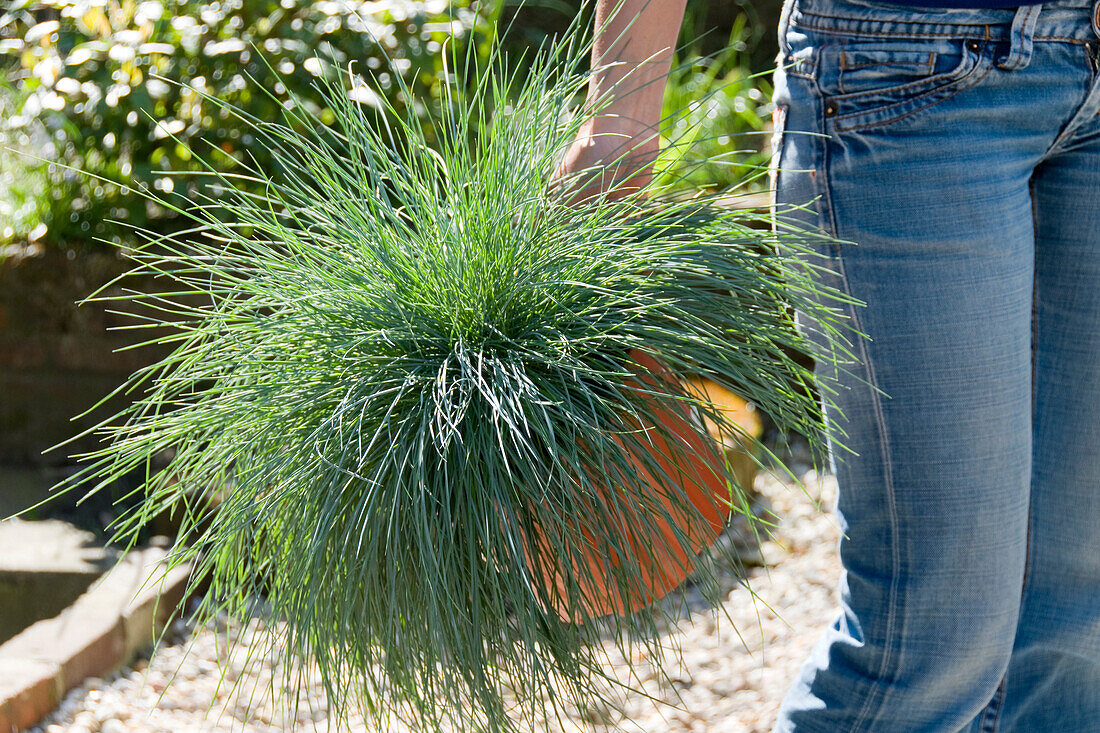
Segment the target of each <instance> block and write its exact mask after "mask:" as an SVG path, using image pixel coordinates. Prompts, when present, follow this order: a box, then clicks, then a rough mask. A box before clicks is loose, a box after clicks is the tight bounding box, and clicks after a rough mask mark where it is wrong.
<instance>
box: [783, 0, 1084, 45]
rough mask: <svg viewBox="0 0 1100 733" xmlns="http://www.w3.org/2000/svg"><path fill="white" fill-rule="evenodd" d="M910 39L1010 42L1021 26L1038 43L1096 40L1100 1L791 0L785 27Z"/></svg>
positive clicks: (785, 9) (788, 0)
mask: <svg viewBox="0 0 1100 733" xmlns="http://www.w3.org/2000/svg"><path fill="white" fill-rule="evenodd" d="M788 24H789V25H792V26H796V27H799V28H804V29H808V30H819V31H825V32H833V33H843V34H869V35H876V36H887V35H896V36H901V37H908V38H921V37H925V38H939V37H946V36H949V37H962V38H975V39H986V40H990V41H995V42H1002V41H1010V40H1011V39H1012V38H1013V36H1014V34H1018V33H1019V32H1020V28H1026V30H1027V31H1028V34H1029V35H1030V36H1031V37H1032V38H1033V39H1034V40H1065V41H1080V42H1085V41H1097V40H1098V39H1100V0H1054V1H1053V2H1050V3H1043V4H1042V5H1029V6H1023V7H1020V8H958V9H955V8H952V9H945V8H920V7H912V6H903V5H889V4H886V3H880V2H875V1H874V0H787V2H786V3H785V7H784V9H783V18H782V21H781V26H782V28H786V27H787V25H788Z"/></svg>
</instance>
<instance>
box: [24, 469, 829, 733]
mask: <svg viewBox="0 0 1100 733" xmlns="http://www.w3.org/2000/svg"><path fill="white" fill-rule="evenodd" d="M796 473H797V474H798V475H799V476H800V478H801V481H802V484H803V486H804V487H805V490H803V488H801V487H798V486H797V485H795V484H793V482H789V481H783V480H780V479H779V478H777V477H775V476H771V475H761V476H760V477H758V479H757V484H756V489H757V491H758V492H759V494H760V498H761V501H760V506H759V507H758V509H759V511H760V512H761V514H765V515H767V516H769V517H770V518H772V519H773V520H775V521H777V523H778V527H777V528H776V530H775V531H774V533H773V536H772V537H769V538H764V541H763V542H762V543H760V544H759V546H756V545H755V543H754V542H753V541H752V538H751V536H746V534H745V532H744V531H743V529H744V528H743V526H742V527H741V531H738V527H737V525H736V524H735V526H734V528H733V529H732V530H731V532H730V533H727V535H726V536H725V537H723V538H722V540H721V541H720V543H719V547H726V548H729V547H733V548H735V549H737V550H738V552H739V553H740V554H741V556H742V557H745V558H750V561H749V562H746V563H744V564H743V567H740V568H738V567H733V566H731V565H729V564H728V563H727V564H726V565H723V560H722V558H720V557H719V558H717V559H716V560H715V561H716V563H717V565H716V568H717V571H718V573H719V577H718V581H719V587H718V588H717V589H713V590H715V591H716V592H715V593H714V594H712V595H711V597H712V598H717V599H719V600H720V601H721V603H720V605H719V606H718V607H713V606H712V605H711V604H708V603H707V600H706V594H704V593H702V592H701V590H700V589H699V588H698V587H695V586H694V585H693V584H691V583H690V582H689V583H688V584H685V587H684V588H682V589H680V590H679V591H677V592H676V593H674V594H673V595H671V596H670V597H669V598H667V599H665V601H663V602H664V603H666V604H669V605H668V606H667V607H668V608H675V609H677V612H678V614H679V618H678V621H677V623H676V625H675V627H674V628H672V629H668V630H667V631H666V632H665V633H663V634H662V646H664V642H666V641H667V644H668V648H669V649H670V650H675V649H677V648H678V650H679V653H680V654H682V658H683V665H681V666H677V667H676V668H674V669H667V670H666V671H667V673H668V677H669V679H667V680H662V679H661V676H660V675H658V674H657V672H656V670H655V669H654V668H653V667H652V665H650V664H649V662H648V660H647V659H646V658H645V656H644V650H642V649H637V648H636V649H635V651H634V652H632V657H633V661H634V662H635V664H636V665H637V667H636V671H637V676H636V677H634V678H630V677H628V671H629V670H628V667H627V665H626V660H624V659H623V657H622V652H621V651H620V650H619V649H618V648H617V647H616V645H615V644H614V643H613V641H608V642H607V649H608V655H607V656H608V658H609V662H607V663H605V665H604V666H605V668H607V669H608V671H609V672H610V673H611V674H613V675H614V676H615V678H616V679H619V680H622V681H623V682H624V683H626V682H628V681H629V682H630V683H631V685H632V686H641V687H642V689H644V690H645V692H646V693H648V694H650V695H652V696H654V697H656V698H658V699H660V700H661V701H662V703H661V704H655V703H654V702H652V701H650V700H648V699H646V698H645V697H643V696H641V695H632V696H624V698H623V699H621V700H620V701H618V702H619V704H618V705H617V706H616V707H617V709H615V710H590V711H578V710H570V711H569V715H568V719H567V720H566V721H565V722H564V723H561V724H559V722H558V721H556V720H555V721H550V722H544V723H543V725H541V726H540V727H539V728H538V730H540V731H553V732H554V733H582V732H584V733H593V732H594V731H595V732H597V733H611V732H614V733H718V732H721V733H725V732H727V731H735V732H742V731H743V732H744V733H766V732H767V731H769V730H770V729H771V726H772V724H773V723H774V719H775V713H776V710H777V708H778V706H779V702H780V700H781V699H782V698H783V695H784V694H785V693H786V689H787V686H788V685H789V684H790V682H791V680H793V679H794V677H795V674H796V673H797V671H798V668H799V666H800V665H801V663H802V661H803V660H804V659H805V658H806V656H807V655H808V654H809V652H810V649H811V647H812V646H813V644H814V642H815V641H816V639H817V637H818V635H819V634H820V633H821V632H822V631H823V630H824V629H825V628H826V626H827V625H828V624H829V623H830V622H831V621H832V619H833V617H834V615H835V613H836V609H837V599H836V587H837V581H838V577H839V572H840V564H839V560H838V559H837V554H836V544H837V540H838V538H839V536H840V530H839V527H838V524H837V521H836V519H835V518H834V517H833V515H832V514H830V513H828V510H829V509H831V508H832V507H833V505H834V502H835V496H836V483H835V480H834V479H833V477H831V476H820V477H819V476H818V475H816V474H815V473H813V472H812V471H808V470H802V471H796ZM745 581H747V583H748V585H749V586H751V589H752V591H751V592H750V591H749V589H748V588H747V587H746V583H745ZM727 616H728V618H727ZM731 622H732V623H731ZM261 629H262V627H261V625H260V622H259V621H257V620H253V621H251V622H249V623H248V624H243V625H239V624H234V623H232V622H231V621H230V620H228V619H222V620H220V621H219V622H218V623H216V624H213V625H211V626H209V627H206V628H198V629H188V628H185V627H182V626H180V627H178V628H177V629H176V631H177V635H178V637H179V639H178V643H175V644H166V645H162V646H161V647H160V648H159V649H157V650H156V651H155V653H154V654H153V657H152V659H151V660H148V661H146V660H139V661H138V662H136V663H135V664H134V666H133V667H131V668H128V669H124V670H122V671H121V672H119V673H118V674H116V675H114V676H113V677H112V678H110V679H108V680H101V679H90V680H87V681H85V683H84V684H83V685H81V686H80V687H78V688H76V689H75V690H73V691H72V692H71V693H70V694H69V695H68V696H66V697H65V699H64V700H63V701H62V703H61V704H60V705H59V706H58V708H57V710H56V711H55V712H54V713H53V714H52V715H51V716H50V717H49V718H48V719H46V720H45V721H43V722H42V723H41V724H40V725H39V726H38V727H37V728H33V729H31V733H61V731H65V732H66V733H78V732H79V733H97V732H98V733H131V732H136V733H204V732H207V731H235V732H236V731H239V732H240V733H260V732H264V733H266V732H268V731H284V730H285V731H300V732H303V733H304V732H306V731H326V730H335V729H336V726H335V725H334V723H335V721H330V720H329V718H328V709H327V701H326V698H325V695H324V690H323V688H321V686H320V684H319V683H316V682H314V681H310V680H305V681H304V682H303V683H302V684H300V685H294V686H293V687H292V688H291V689H285V688H283V687H282V675H283V674H284V673H285V669H284V668H283V667H282V665H281V664H280V663H278V661H277V660H272V659H270V658H268V657H262V658H260V659H259V660H253V663H251V664H247V663H246V662H245V660H244V658H243V657H244V655H243V654H237V655H233V654H230V653H229V652H228V650H229V648H230V644H231V642H232V641H233V640H235V639H236V640H239V641H242V642H246V643H247V642H248V641H249V639H251V638H253V637H254V635H255V634H257V633H258V632H260V631H261ZM628 649H629V647H628ZM675 658H676V657H675V653H673V654H670V655H669V657H668V659H669V660H674V659H675ZM223 675H224V677H223ZM273 679H274V680H278V681H279V682H278V684H277V685H276V687H277V688H278V689H281V690H282V692H283V697H284V699H283V700H282V701H279V700H274V701H273V700H272V699H271V695H270V694H264V692H266V691H267V689H268V687H267V685H268V684H269V682H270V681H271V680H273ZM257 691H259V692H257ZM349 728H350V730H351V731H352V732H353V733H367V728H365V727H364V724H363V722H362V720H360V719H356V718H353V719H352V720H351V721H349ZM405 731H407V728H405V727H404V726H401V725H399V724H398V723H396V722H395V723H394V724H393V726H391V727H387V729H386V733H403V732H405ZM371 733H374V732H371Z"/></svg>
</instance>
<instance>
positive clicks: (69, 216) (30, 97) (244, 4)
mask: <svg viewBox="0 0 1100 733" xmlns="http://www.w3.org/2000/svg"><path fill="white" fill-rule="evenodd" d="M469 5H470V3H469V0H450V2H448V0H397V1H396V2H387V3H374V2H360V1H354V2H353V1H349V0H341V1H340V2H335V1H333V0H327V1H322V2H307V3H298V2H289V1H287V0H282V1H281V2H280V1H279V0H228V1H227V2H223V3H209V4H207V3H195V2H186V1H185V0H145V1H143V2H133V1H132V0H122V1H119V0H108V2H105V3H103V2H90V1H89V0H48V2H45V3H30V2H24V3H18V4H16V5H15V6H13V7H12V8H10V9H9V10H8V12H7V13H6V14H4V15H3V16H0V33H2V34H3V36H4V37H5V40H4V41H3V42H2V43H0V53H2V54H3V57H4V58H5V59H6V62H5V63H6V66H7V70H8V77H9V81H8V86H9V89H8V95H7V102H6V106H7V108H8V109H7V110H6V111H7V112H8V116H7V119H8V123H7V125H8V127H9V132H8V137H9V138H12V142H15V143H16V144H17V145H18V144H20V143H22V144H23V145H25V146H32V144H33V143H34V141H35V140H36V139H37V140H39V141H46V142H47V143H48V144H47V147H46V155H45V157H48V158H49V157H53V158H55V159H56V160H57V161H58V162H61V163H64V164H66V165H69V166H72V167H75V168H79V169H81V170H84V171H87V172H89V173H92V174H95V175H97V176H102V177H104V178H107V179H110V180H115V181H120V182H125V183H126V184H128V186H129V187H132V188H138V189H149V188H152V189H155V190H160V191H164V192H166V193H167V192H170V191H171V190H172V189H171V187H172V186H179V185H180V179H179V178H178V177H171V178H170V177H168V176H167V174H166V173H165V172H166V171H175V172H186V171H192V172H198V171H200V170H201V167H200V165H199V163H198V161H196V160H194V159H193V155H192V153H191V149H192V148H193V149H195V150H196V151H201V152H203V157H206V158H208V159H209V161H210V162H211V163H212V164H213V165H214V166H216V167H217V168H218V169H219V170H223V171H233V170H235V169H239V168H240V165H239V162H240V161H242V160H244V159H245V158H248V159H251V160H252V161H253V162H254V163H255V164H256V165H258V166H260V167H263V168H265V169H266V170H271V169H272V166H273V165H277V161H275V160H273V159H272V158H271V156H270V152H269V151H268V150H266V149H265V148H264V146H262V145H258V144H257V141H256V140H255V137H254V136H253V135H252V134H251V133H249V132H248V131H247V130H243V129H242V127H241V125H240V124H239V123H238V122H236V121H234V120H231V119H230V117H229V115H228V114H227V113H226V111H225V110H224V108H223V109H219V108H217V107H216V106H214V105H212V104H211V103H210V102H209V101H205V100H204V99H203V98H202V95H204V94H208V95H210V96H212V97H215V98H217V99H219V100H222V101H224V102H228V103H230V104H232V105H234V106H235V107H237V108H239V109H241V110H243V111H244V112H246V113H248V114H250V115H253V116H254V117H256V118H257V119H261V120H270V119H277V118H278V117H279V115H280V114H281V107H282V106H284V105H287V104H291V102H289V99H290V95H295V96H297V98H299V99H301V100H302V101H303V103H305V104H307V105H309V106H311V107H312V109H310V112H311V113H313V114H314V116H315V117H316V118H317V119H319V120H321V121H322V122H323V123H326V124H331V123H332V122H333V121H334V117H333V112H332V110H331V109H329V108H328V107H327V105H326V104H325V103H324V102H323V100H322V99H321V97H320V95H319V94H318V93H317V90H316V89H315V88H314V84H315V82H316V81H317V80H318V77H319V76H321V75H322V74H324V73H330V74H331V72H325V71H324V65H323V64H320V63H318V62H317V60H316V59H315V57H317V56H320V57H321V58H325V59H331V60H333V61H335V62H336V63H337V64H338V65H340V66H345V65H347V64H353V65H354V68H355V69H356V70H357V71H358V72H359V74H358V81H350V82H348V86H349V89H348V91H349V92H350V93H352V94H354V95H356V96H357V97H358V98H359V100H360V101H362V102H365V103H366V104H368V105H370V106H373V107H375V108H377V107H378V105H379V102H380V99H379V98H380V97H385V98H386V100H388V101H389V102H391V103H392V104H393V105H394V106H395V107H396V108H398V109H402V108H403V107H404V105H405V104H407V103H408V100H407V99H405V95H404V94H403V93H402V92H401V91H400V88H399V85H398V84H397V82H396V79H395V78H394V75H395V74H400V75H401V77H402V79H403V81H404V83H405V85H407V86H408V88H409V90H410V91H411V92H412V97H413V99H415V100H416V102H415V104H417V105H420V106H419V107H418V108H417V109H416V110H415V112H416V115H417V116H418V117H420V118H422V119H427V118H428V117H430V116H431V115H432V114H438V110H433V109H432V108H431V103H432V102H433V101H435V100H437V99H438V96H439V95H438V86H439V84H440V83H441V81H442V75H443V73H444V71H443V64H442V54H441V53H440V50H441V48H442V45H443V43H444V41H445V40H446V39H447V38H448V37H450V36H451V35H452V34H453V36H454V37H455V38H456V39H457V41H458V42H466V41H468V40H470V39H471V38H472V39H473V40H474V41H475V42H484V40H483V39H484V36H485V35H486V34H487V32H488V30H489V29H491V28H493V27H494V16H493V12H495V11H493V10H492V8H490V10H489V11H487V12H488V14H484V13H479V12H475V11H474V10H472V9H471V8H470V7H469ZM20 6H21V7H20ZM261 88H262V89H267V90H271V91H273V92H274V93H275V94H274V98H272V97H269V96H267V95H265V94H262V93H258V91H257V90H258V89H261ZM10 128H15V129H17V130H19V132H17V133H15V134H13V132H12V130H11V129H10ZM31 168H32V171H31V172H32V176H31V178H32V179H33V178H34V175H33V174H37V176H38V177H39V178H43V179H45V182H46V183H47V184H48V186H47V188H48V198H47V199H46V200H45V201H44V202H42V204H41V205H40V207H39V211H38V212H37V213H38V215H39V216H41V218H42V223H44V224H45V225H46V226H47V227H48V231H49V236H48V241H50V242H53V243H70V244H73V243H77V242H88V241H90V240H92V239H93V238H96V237H103V238H108V239H111V238H116V239H117V237H118V235H117V234H116V227H115V226H114V225H112V224H111V223H110V222H109V220H112V219H113V220H124V221H126V222H128V224H129V225H131V226H138V227H151V228H153V229H157V230H161V231H166V230H168V229H171V228H172V226H173V224H174V223H176V224H178V217H176V216H175V215H174V214H173V213H172V212H170V211H168V210H166V209H164V208H163V207H157V206H154V205H151V204H148V203H147V201H146V200H145V199H144V198H143V197H141V196H140V195H138V194H137V193H136V192H135V191H131V190H128V188H127V187H126V186H112V185H109V184H104V183H102V182H99V183H96V182H89V179H87V178H84V177H77V176H75V175H73V174H71V173H67V172H66V171H64V170H63V169H61V168H59V167H56V166H54V167H48V166H39V167H38V168H39V169H38V170H37V171H36V170H34V166H32V167H31ZM42 168H45V170H42ZM10 178H16V177H15V176H14V175H13V176H11V177H10ZM10 183H12V184H18V183H19V181H17V180H10ZM29 183H30V181H29V180H24V181H23V183H22V188H24V189H26V188H27V187H28V184H29ZM184 184H185V185H187V186H188V187H190V188H192V189H197V187H199V186H200V185H201V184H200V183H199V182H198V180H197V179H194V178H192V179H186V180H185V181H184ZM39 188H41V187H39ZM181 193H187V194H188V198H193V197H194V194H195V193H197V190H191V191H187V192H183V191H181ZM2 229H3V227H0V230H2Z"/></svg>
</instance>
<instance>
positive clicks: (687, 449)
mask: <svg viewBox="0 0 1100 733" xmlns="http://www.w3.org/2000/svg"><path fill="white" fill-rule="evenodd" d="M631 358H632V359H633V360H634V361H635V362H636V363H637V364H638V367H639V369H638V371H639V379H638V381H639V386H641V387H644V388H646V389H654V388H657V389H662V390H665V389H668V386H667V382H665V384H664V385H662V384H661V382H660V380H669V379H671V378H672V377H671V376H670V375H669V374H668V371H667V370H666V369H665V368H664V367H662V366H661V364H660V363H659V362H658V361H657V360H656V359H654V358H653V357H652V356H650V355H648V354H645V353H642V352H639V351H634V352H632V353H631ZM693 384H694V388H693ZM708 384H709V385H713V387H717V388H718V389H719V390H721V389H722V388H720V387H718V385H714V384H713V383H705V382H701V381H699V382H695V383H692V382H688V383H686V385H685V386H687V388H688V389H689V390H692V391H693V392H695V393H696V394H699V395H700V396H701V397H703V398H704V399H713V396H712V394H711V393H712V392H713V390H712V389H708V388H707V385H708ZM725 392H726V393H727V394H728V395H729V396H732V393H728V390H726V391H725ZM722 396H723V397H726V395H722ZM737 399H738V400H739V398H737ZM740 402H741V405H744V403H743V401H740ZM739 407H740V406H738V405H736V404H735V405H733V406H732V409H738V408H739ZM719 409H723V408H722V407H721V405H719ZM654 414H655V416H656V418H657V420H659V421H660V423H661V424H662V425H663V426H664V427H665V429H666V430H667V431H668V432H669V433H671V434H672V435H674V436H675V437H676V438H677V439H678V440H680V441H682V442H681V444H680V445H679V446H677V447H676V450H675V451H670V450H669V448H668V445H667V444H666V443H665V441H664V440H663V439H662V438H661V437H660V436H658V435H656V434H654V435H653V436H652V444H653V445H652V448H653V450H652V456H653V459H654V461H655V462H656V463H657V465H659V466H660V467H661V469H662V470H663V471H664V472H666V473H667V474H668V475H669V476H670V477H673V478H674V479H677V480H678V481H679V483H680V485H681V486H682V487H683V488H684V491H685V493H686V494H687V497H688V499H689V500H690V501H691V503H692V505H693V506H694V507H695V508H696V509H697V510H698V512H699V514H700V515H701V521H695V522H693V523H689V518H688V517H687V516H685V513H684V512H677V511H676V510H674V508H673V507H674V504H673V502H672V501H671V500H670V499H668V498H663V497H662V498H661V499H660V504H661V505H662V507H663V509H664V510H665V511H666V512H668V514H669V515H671V516H672V517H674V518H676V524H677V525H678V526H679V527H680V528H681V529H683V530H684V532H685V534H686V535H687V537H688V539H689V544H690V552H691V556H690V557H688V555H687V554H686V553H685V552H684V550H683V549H682V548H681V545H680V542H678V541H677V540H676V538H675V534H674V533H673V531H672V527H671V526H670V525H669V523H668V522H665V521H661V520H657V521H655V522H653V525H655V528H656V530H657V532H658V535H657V536H656V537H654V538H653V541H652V543H651V544H652V552H650V551H649V550H648V549H647V547H646V545H647V544H650V543H647V542H645V541H644V540H643V538H642V537H640V536H638V533H640V532H641V531H642V530H643V529H644V528H645V527H646V523H644V522H643V521H642V520H641V518H640V517H638V516H637V515H636V514H635V513H633V512H634V511H635V508H633V507H631V508H628V509H625V510H624V511H623V512H620V513H619V516H617V517H616V523H617V524H618V525H619V526H620V527H621V528H622V530H623V532H622V536H623V539H622V542H623V543H624V544H628V546H629V547H630V548H631V550H632V552H633V553H634V555H635V557H637V558H638V560H639V567H638V572H639V576H640V578H641V580H642V583H641V587H643V588H645V589H646V590H645V591H644V592H642V593H641V594H640V595H637V596H636V597H630V598H621V597H620V595H619V593H618V591H617V588H616V584H615V581H614V579H613V575H612V571H613V570H614V569H616V568H617V567H618V566H619V563H620V562H621V560H620V558H619V557H618V555H617V553H615V552H614V551H613V550H611V549H610V548H603V549H604V550H606V552H601V548H597V547H595V546H594V545H595V541H594V539H593V535H592V533H591V532H589V531H588V528H587V527H586V526H585V523H584V517H585V516H594V515H595V514H594V512H585V511H583V507H580V508H578V511H577V512H576V513H575V518H576V521H575V522H574V523H573V526H572V527H570V529H569V531H570V532H571V533H573V537H574V538H575V537H576V536H577V533H579V534H580V536H583V537H584V539H585V544H586V546H587V547H589V548H591V549H590V550H589V551H588V552H586V553H584V556H583V557H581V558H577V559H575V560H574V561H573V563H572V566H573V567H574V568H577V567H582V565H581V563H583V566H587V568H588V571H589V572H590V573H591V576H592V579H593V582H590V583H585V582H581V581H580V579H579V578H578V581H579V582H580V587H581V590H582V592H583V594H584V596H585V598H586V601H587V602H586V603H585V604H584V607H583V613H580V612H579V611H580V609H578V612H577V613H574V615H573V617H572V618H569V616H568V614H567V613H566V609H565V608H564V607H563V605H562V604H560V603H559V605H558V606H557V607H556V608H555V609H554V610H555V611H556V612H557V613H558V615H559V616H560V617H561V618H562V619H564V620H571V621H574V622H581V621H583V620H585V617H588V618H592V617H597V616H602V615H606V614H610V613H614V614H626V613H632V612H635V611H638V610H640V609H642V608H644V607H646V606H648V605H650V604H651V603H653V602H655V601H657V600H659V599H660V598H661V597H662V596H664V595H666V594H667V593H669V592H670V591H671V590H673V589H674V588H676V586H678V585H679V584H680V583H681V582H683V580H684V579H685V578H686V577H687V575H688V573H689V572H690V570H691V567H692V562H691V561H692V559H693V558H694V557H695V555H696V554H697V553H698V552H700V551H702V550H704V549H706V548H707V547H709V546H710V545H711V544H712V543H713V542H714V541H715V539H716V538H717V537H718V535H719V533H721V531H722V530H723V528H724V527H725V525H726V521H727V518H728V516H729V496H730V494H729V487H728V486H727V483H726V480H725V470H724V467H723V463H722V461H723V458H722V451H723V446H722V445H720V444H719V442H718V441H716V440H713V439H712V440H707V439H706V438H701V437H700V436H699V433H698V430H697V428H694V427H693V426H692V422H691V421H692V420H693V419H694V418H693V416H692V408H691V406H690V405H687V404H685V405H683V407H682V409H676V410H675V411H674V412H670V411H667V410H655V412H654ZM708 427H713V426H708ZM670 454H671V455H675V456H682V460H683V464H679V463H678V464H677V465H672V464H671V463H670V462H669V461H668V460H667V459H666V458H665V456H666V455H670ZM632 462H633V463H634V465H635V467H636V468H637V471H638V473H639V475H640V476H641V477H642V478H643V480H645V481H647V482H648V483H649V484H650V485H655V484H656V482H655V480H654V479H653V477H652V475H651V474H650V473H649V472H648V471H646V470H645V469H644V468H643V467H642V466H641V464H640V461H632ZM601 491H602V489H601ZM603 496H606V494H603ZM696 519H698V518H696ZM537 541H538V542H539V544H540V546H541V547H542V548H543V556H546V554H547V553H549V552H550V549H549V548H550V547H551V545H550V544H549V542H548V540H547V539H546V537H545V536H544V535H542V534H541V533H540V534H539V535H538V537H537ZM573 574H574V575H576V576H580V575H582V573H578V572H574V573H573ZM533 575H535V576H536V577H539V576H541V577H542V581H543V583H544V584H545V586H546V587H554V586H556V587H557V590H558V592H559V594H560V595H562V596H564V594H565V584H564V581H563V575H562V566H561V565H559V566H558V567H557V568H556V569H554V571H553V572H547V571H545V570H544V571H543V572H541V573H535V572H533Z"/></svg>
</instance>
